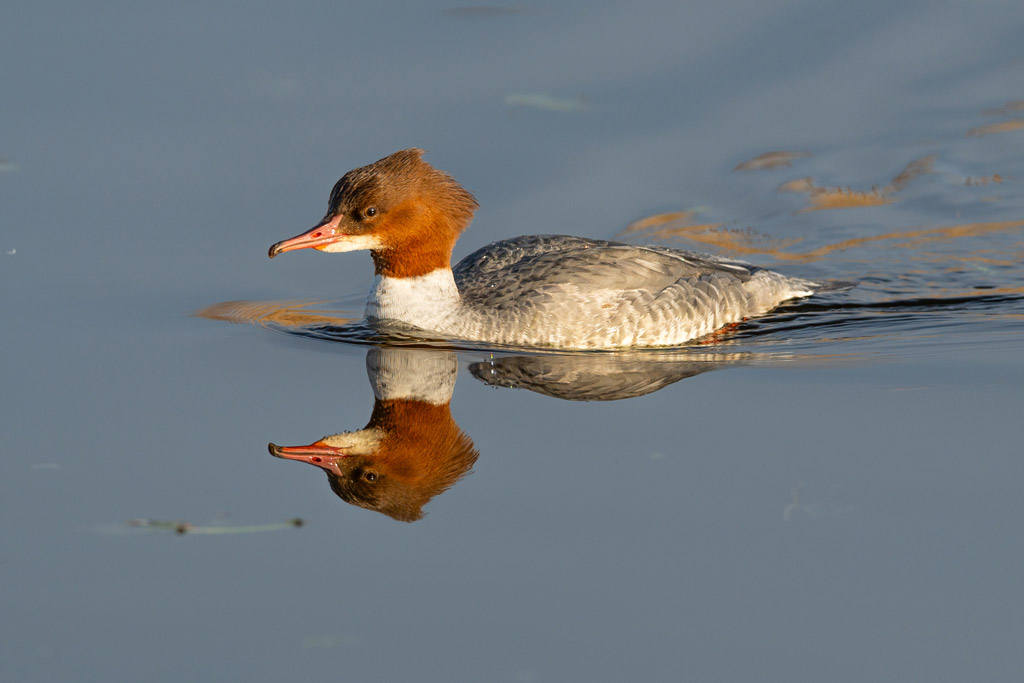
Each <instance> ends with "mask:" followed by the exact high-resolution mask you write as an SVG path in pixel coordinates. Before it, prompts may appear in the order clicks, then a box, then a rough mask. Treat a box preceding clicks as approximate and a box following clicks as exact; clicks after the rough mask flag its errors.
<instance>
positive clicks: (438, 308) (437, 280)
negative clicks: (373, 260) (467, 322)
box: [366, 268, 460, 332]
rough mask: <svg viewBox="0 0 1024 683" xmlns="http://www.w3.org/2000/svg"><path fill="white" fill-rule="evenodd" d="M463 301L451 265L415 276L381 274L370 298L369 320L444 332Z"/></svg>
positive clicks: (367, 315) (375, 282) (374, 283)
mask: <svg viewBox="0 0 1024 683" xmlns="http://www.w3.org/2000/svg"><path fill="white" fill-rule="evenodd" d="M459 302H460V298H459V289H458V287H456V286H455V278H454V277H453V276H452V271H451V268H438V269H437V270H433V271H431V272H429V273H427V274H426V275H417V276H415V277H386V276H381V275H378V276H377V277H375V278H374V280H373V286H372V287H371V288H370V296H369V298H368V299H367V301H366V319H367V320H372V321H385V320H391V321H397V322H401V323H404V324H406V325H411V326H413V327H418V328H420V329H423V330H429V331H433V332H443V331H444V330H445V329H446V328H447V327H448V323H449V322H450V321H451V320H452V319H453V318H454V317H455V316H456V315H457V314H458V308H459Z"/></svg>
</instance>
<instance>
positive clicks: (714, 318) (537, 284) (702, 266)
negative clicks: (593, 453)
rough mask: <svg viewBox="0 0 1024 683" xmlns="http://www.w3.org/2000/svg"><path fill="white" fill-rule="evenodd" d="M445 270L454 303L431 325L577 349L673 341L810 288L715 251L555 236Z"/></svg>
mask: <svg viewBox="0 0 1024 683" xmlns="http://www.w3.org/2000/svg"><path fill="white" fill-rule="evenodd" d="M453 275H454V279H455V284H456V286H457V287H458V292H459V297H460V302H459V304H458V306H457V308H458V309H459V310H457V311H452V313H453V315H452V316H450V317H449V316H445V317H446V320H445V322H444V324H442V325H438V326H439V327H444V328H446V329H437V330H435V331H437V332H442V333H444V334H447V335H454V336H457V337H460V338H463V339H473V340H481V341H490V342H495V343H500V344H512V345H526V346H556V347H561V348H580V349H586V348H623V347H640V346H672V345H677V344H681V343H683V342H686V341H689V340H691V339H695V338H697V337H701V336H704V335H706V334H709V333H711V332H713V331H715V330H717V329H720V328H722V327H724V326H725V325H728V324H730V323H733V322H738V321H740V320H743V319H744V318H747V317H750V316H754V315H758V314H761V313H764V312H766V311H769V310H771V309H772V308H774V307H775V306H777V305H778V304H779V303H781V302H783V301H786V300H787V299H792V298H796V297H802V296H808V295H810V294H812V293H813V292H814V291H815V289H817V288H818V285H817V283H814V282H811V281H808V280H802V279H799V278H791V277H787V276H784V275H781V274H779V273H776V272H773V271H770V270H766V269H763V268H758V267H756V266H752V265H749V264H746V263H742V262H738V261H732V260H729V259H724V258H719V257H715V256H708V255H701V254H695V253H691V252H686V251H680V250H677V249H669V248H666V247H659V246H633V245H629V244H623V243H619V242H610V241H604V240H591V239H585V238H581V237H567V236H561V235H531V236H526V237H517V238H513V239H508V240H502V241H500V242H495V243H493V244H490V245H488V246H486V247H484V248H482V249H480V250H478V251H476V252H474V253H472V254H470V255H469V256H467V257H466V258H464V259H463V260H462V261H460V262H459V263H458V264H457V265H456V266H455V267H454V268H453Z"/></svg>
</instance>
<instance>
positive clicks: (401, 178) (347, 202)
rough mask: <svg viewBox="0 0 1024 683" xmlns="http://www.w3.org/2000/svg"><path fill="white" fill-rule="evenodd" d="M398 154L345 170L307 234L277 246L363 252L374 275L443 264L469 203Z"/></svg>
mask: <svg viewBox="0 0 1024 683" xmlns="http://www.w3.org/2000/svg"><path fill="white" fill-rule="evenodd" d="M422 157H423V150H421V149H405V150H402V151H400V152H395V153H394V154H391V155H390V156H386V157H384V158H383V159H380V160H378V161H375V162H374V163H372V164H370V165H368V166H363V167H361V168H357V169H354V170H352V171H349V172H348V173H346V174H345V175H344V176H342V177H341V179H340V180H339V181H338V182H337V183H335V185H334V188H333V189H332V190H331V196H330V200H329V203H328V209H327V214H326V215H325V216H324V218H323V220H322V221H321V222H320V223H319V224H318V225H317V226H316V227H314V228H313V229H312V230H309V231H308V232H305V233H303V234H302V235H298V236H296V237H293V238H291V239H288V240H284V241H282V242H278V243H277V244H275V245H274V246H273V247H271V249H270V256H271V257H274V256H276V255H277V254H279V253H281V252H284V251H291V250H294V249H302V248H306V247H313V248H315V249H319V250H321V251H329V252H340V251H355V250H359V249H369V250H370V251H371V253H372V255H373V260H374V265H375V266H376V271H377V274H379V275H388V276H392V277H409V276H413V275H423V274H425V273H429V272H430V271H432V270H435V269H437V268H444V267H450V265H451V252H452V248H453V247H454V246H455V241H456V240H457V239H458V237H459V235H460V234H461V233H462V231H463V230H465V229H466V227H467V226H468V225H469V223H470V221H471V220H472V219H473V212H474V211H476V209H477V206H478V204H477V202H476V199H474V197H473V195H472V194H471V193H470V192H468V191H467V190H466V189H464V188H463V187H462V186H461V185H459V183H458V182H457V181H456V180H455V179H454V178H452V177H451V176H449V175H448V174H447V173H444V172H442V171H439V170H437V169H436V168H434V167H433V166H431V165H430V164H428V163H427V162H425V161H423V158H422Z"/></svg>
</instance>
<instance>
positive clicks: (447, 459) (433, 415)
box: [269, 348, 479, 522]
mask: <svg viewBox="0 0 1024 683" xmlns="http://www.w3.org/2000/svg"><path fill="white" fill-rule="evenodd" d="M366 369H367V373H368V374H369V376H370V384H372V385H373V389H374V396H375V400H374V405H373V414H372V415H371V417H370V422H369V423H368V424H367V425H366V427H364V428H363V429H359V430H356V431H353V432H342V433H340V434H334V435H332V436H325V437H324V438H322V439H320V440H319V441H316V442H315V443H312V444H310V445H308V446H277V445H275V444H270V446H269V448H270V452H271V453H272V454H273V455H275V456H277V457H279V458H287V459H289V460H299V461H302V462H307V463H309V464H311V465H316V466H317V467H319V468H321V469H322V470H324V472H326V473H327V479H328V480H329V481H330V484H331V489H332V490H333V491H334V492H335V493H336V494H338V495H339V496H340V497H341V498H342V499H344V500H345V501H346V502H349V503H352V504H353V505H358V506H360V507H364V508H368V509H370V510H377V511H378V512H383V513H384V514H386V515H388V516H390V517H394V518H395V519H399V520H402V521H404V522H412V521H415V520H417V519H419V518H420V517H422V516H423V511H422V508H423V505H424V504H426V503H427V501H429V500H430V499H431V498H433V497H434V496H436V495H437V494H439V493H441V492H442V491H444V490H445V489H447V488H448V487H450V486H451V485H452V484H454V483H455V482H456V481H458V480H459V478H461V477H462V476H463V475H464V474H465V473H466V472H467V471H468V470H469V469H470V468H471V467H472V466H473V463H474V462H476V459H477V456H478V455H479V453H478V452H477V450H476V448H475V447H474V446H473V442H472V440H470V438H469V437H468V436H466V434H464V433H463V432H462V430H461V429H459V427H458V425H456V424H455V421H454V420H453V419H452V416H451V412H450V410H449V407H448V403H449V401H451V397H452V390H453V389H454V386H455V377H456V374H457V372H458V364H457V362H456V359H455V356H454V355H453V354H451V353H440V352H437V351H429V350H425V349H376V348H375V349H371V350H370V352H369V353H368V354H367V357H366Z"/></svg>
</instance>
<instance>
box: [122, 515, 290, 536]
mask: <svg viewBox="0 0 1024 683" xmlns="http://www.w3.org/2000/svg"><path fill="white" fill-rule="evenodd" d="M305 523H306V522H305V520H303V519H302V518H301V517H295V518H294V519H289V520H288V521H287V522H275V523H271V524H240V525H226V524H213V525H209V526H196V525H195V524H192V523H191V522H186V521H182V520H164V519H129V520H128V526H133V527H139V528H144V529H153V530H155V531H173V532H174V533H176V534H253V533H261V532H264V531H281V530H282V529H291V528H295V527H300V526H303V525H304V524H305Z"/></svg>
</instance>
